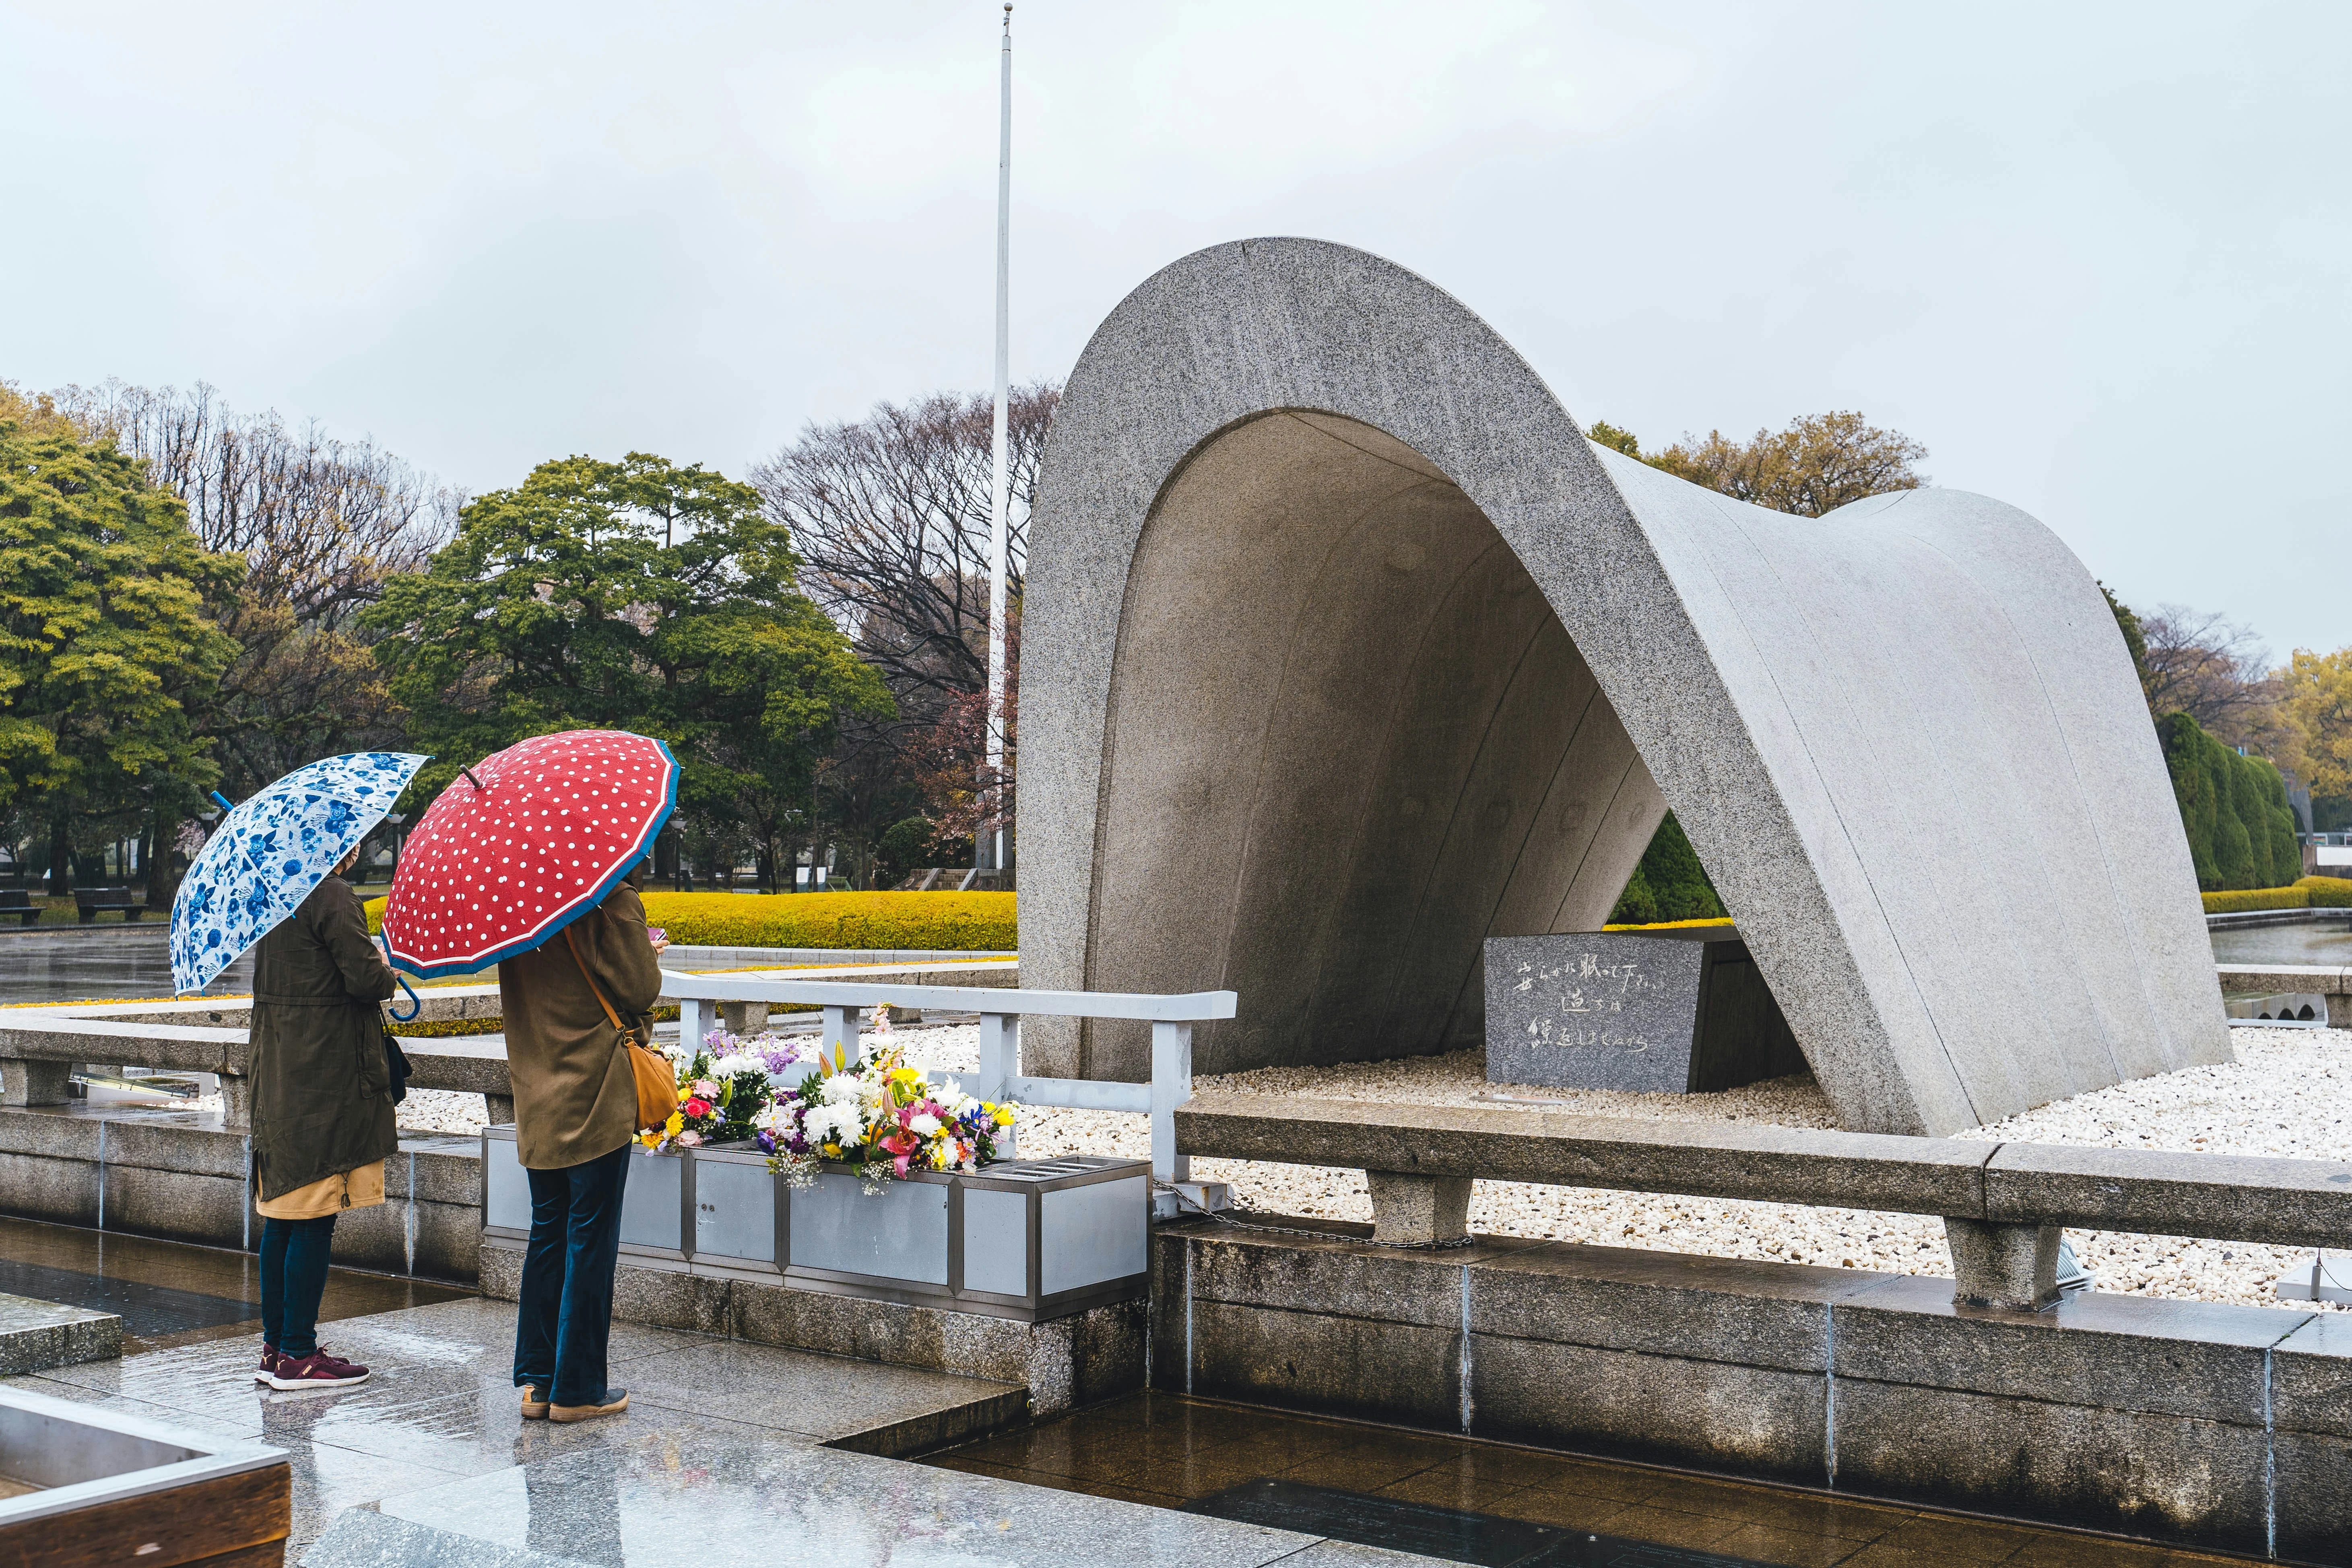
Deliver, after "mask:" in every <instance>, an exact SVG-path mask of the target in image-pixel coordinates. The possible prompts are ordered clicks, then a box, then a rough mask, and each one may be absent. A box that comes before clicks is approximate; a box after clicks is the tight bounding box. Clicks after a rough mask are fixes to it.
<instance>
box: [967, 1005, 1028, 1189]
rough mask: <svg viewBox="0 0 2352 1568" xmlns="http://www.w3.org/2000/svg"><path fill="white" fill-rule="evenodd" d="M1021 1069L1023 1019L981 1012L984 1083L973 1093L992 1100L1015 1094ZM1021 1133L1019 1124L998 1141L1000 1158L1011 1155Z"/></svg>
mask: <svg viewBox="0 0 2352 1568" xmlns="http://www.w3.org/2000/svg"><path fill="white" fill-rule="evenodd" d="M1020 1072H1021V1020H1020V1019H1019V1018H1018V1017H1017V1016H1014V1015H1013V1014H1010V1013H982V1015H981V1016H980V1083H979V1085H978V1086H977V1087H976V1088H974V1089H973V1090H972V1093H973V1094H974V1095H975V1096H977V1097H978V1098H980V1099H982V1100H987V1101H989V1102H990V1103H991V1104H1002V1103H1003V1101H1005V1100H1010V1099H1012V1098H1013V1096H1012V1093H1011V1085H1012V1082H1013V1079H1015V1078H1017V1077H1019V1076H1020ZM1020 1136H1021V1129H1020V1128H1019V1127H1018V1126H1017V1125H1016V1126H1014V1127H1013V1129H1012V1130H1011V1131H1008V1132H1006V1133H1005V1135H1004V1136H1003V1137H1002V1138H1000V1139H998V1140H997V1142H996V1152H997V1154H998V1156H999V1157H1000V1158H1003V1159H1010V1158H1012V1157H1013V1150H1014V1147H1015V1145H1016V1144H1017V1142H1018V1141H1019V1139H1020Z"/></svg>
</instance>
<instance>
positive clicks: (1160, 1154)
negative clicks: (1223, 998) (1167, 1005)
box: [1151, 1023, 1192, 1182]
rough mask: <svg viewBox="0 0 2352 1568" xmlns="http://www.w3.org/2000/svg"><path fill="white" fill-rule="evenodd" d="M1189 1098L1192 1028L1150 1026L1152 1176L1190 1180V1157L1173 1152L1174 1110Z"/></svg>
mask: <svg viewBox="0 0 2352 1568" xmlns="http://www.w3.org/2000/svg"><path fill="white" fill-rule="evenodd" d="M1190 1099H1192V1025H1190V1024H1160V1023H1155V1024H1154V1025H1152V1026H1151V1173H1152V1175H1153V1176H1154V1177H1155V1178H1157V1179H1158V1180H1160V1181H1163V1182H1189V1181H1191V1180H1192V1156H1191V1155H1189V1154H1179V1153H1178V1152H1176V1108H1177V1107H1178V1106H1180V1105H1181V1104H1183V1103H1184V1102H1185V1101H1186V1100H1190Z"/></svg>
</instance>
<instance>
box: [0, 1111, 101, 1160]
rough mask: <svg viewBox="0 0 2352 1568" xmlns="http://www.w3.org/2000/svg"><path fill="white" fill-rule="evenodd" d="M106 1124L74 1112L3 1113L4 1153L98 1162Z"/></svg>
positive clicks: (0, 1145)
mask: <svg viewBox="0 0 2352 1568" xmlns="http://www.w3.org/2000/svg"><path fill="white" fill-rule="evenodd" d="M103 1125H104V1119H103V1118H101V1117H97V1116H91V1115H88V1114H85V1113H78V1112H73V1111H65V1110H17V1109H6V1110H0V1152H7V1153H11V1154H44V1155H47V1156H48V1157H50V1158H51V1159H58V1160H89V1161H91V1162H93V1163H95V1162H96V1161H97V1159H98V1140H99V1133H100V1128H101V1127H102V1126H103Z"/></svg>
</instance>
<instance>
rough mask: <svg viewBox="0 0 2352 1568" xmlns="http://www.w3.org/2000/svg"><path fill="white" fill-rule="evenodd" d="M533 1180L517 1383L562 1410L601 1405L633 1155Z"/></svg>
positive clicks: (518, 1317) (537, 1174)
mask: <svg viewBox="0 0 2352 1568" xmlns="http://www.w3.org/2000/svg"><path fill="white" fill-rule="evenodd" d="M631 1147H632V1145H630V1144H627V1143H624V1144H622V1145H621V1146H620V1147H619V1148H617V1149H615V1150H614V1151H613V1152H611V1153H609V1154H603V1155H599V1156H598V1157H597V1158H595V1159H593V1160H586V1161H583V1162H582V1163H579V1164H577V1165H566V1166H563V1167H562V1169H560V1170H553V1171H527V1172H526V1173H527V1174H528V1175H529V1176H530V1247H529V1248H528V1249H527V1250H526V1251H525V1252H524V1253H523V1258H522V1286H521V1290H520V1295H521V1301H520V1307H519V1310H517V1312H516V1313H515V1362H514V1380H515V1386H516V1387H518V1388H520V1387H521V1386H523V1385H524V1384H537V1385H538V1386H539V1387H540V1388H541V1389H544V1390H549V1391H550V1392H549V1393H547V1394H545V1395H544V1397H546V1398H547V1399H549V1400H551V1402H553V1403H554V1404H557V1405H600V1404H602V1403H604V1391H605V1387H606V1384H605V1383H604V1352H605V1347H606V1344H607V1342H609V1341H610V1340H611V1338H612V1334H613V1270H614V1268H615V1266H617V1265H618V1264H619V1262H620V1258H621V1190H622V1189H623V1188H624V1187H625V1186H627V1185H628V1181H629V1150H630V1148H631Z"/></svg>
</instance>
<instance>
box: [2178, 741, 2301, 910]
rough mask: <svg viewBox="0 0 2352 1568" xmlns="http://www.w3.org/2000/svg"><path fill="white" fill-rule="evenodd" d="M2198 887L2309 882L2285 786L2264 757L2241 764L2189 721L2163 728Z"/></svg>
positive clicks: (2242, 759) (2242, 758)
mask: <svg viewBox="0 0 2352 1568" xmlns="http://www.w3.org/2000/svg"><path fill="white" fill-rule="evenodd" d="M2156 733H2157V739H2158V741H2159V742H2161V743H2162V745H2163V747H2164V762H2165V766H2166V768H2167V769H2168V771H2169V772H2170V773H2171V774H2172V793H2173V795H2174V797H2175V798H2176V799H2177V800H2179V803H2180V826H2181V828H2182V830H2183V831H2184V832H2185V833H2187V835H2188V837H2189V859H2190V860H2191V862H2193V863H2194V865H2195V867H2196V870H2197V885H2198V887H2200V889H2204V890H2205V891H2207V892H2215V891H2219V890H2221V889H2238V888H2284V887H2285V886H2287V885H2288V884H2290V883H2292V882H2294V880H2295V879H2297V878H2299V877H2300V876H2302V875H2303V850H2302V847H2300V846H2299V845H2298V844H2297V843H2296V841H2295V837H2294V810H2293V808H2292V807H2290V806H2289V805H2287V803H2286V781H2285V780H2284V778H2283V777H2282V776H2281V775H2280V773H2279V771H2278V769H2277V768H2276V767H2275V766H2273V764H2272V763H2268V762H2266V761H2264V760H2263V759H2262V758H2260V757H2248V756H2241V755H2240V754H2239V753H2238V752H2234V751H2232V750H2231V749H2230V748H2229V747H2227V746H2225V745H2223V744H2222V743H2221V742H2219V741H2217V740H2215V739H2214V738H2213V737H2212V736H2210V735H2209V734H2207V733H2206V732H2205V731H2204V730H2203V729H2202V728H2201V727H2200V725H2199V724H2198V722H2197V721H2196V719H2195V718H2194V717H2193V716H2192V715H2190V714H2188V713H2168V714H2166V715H2165V716H2164V717H2163V718H2162V719H2160V720H2158V721H2157V726H2156Z"/></svg>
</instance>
